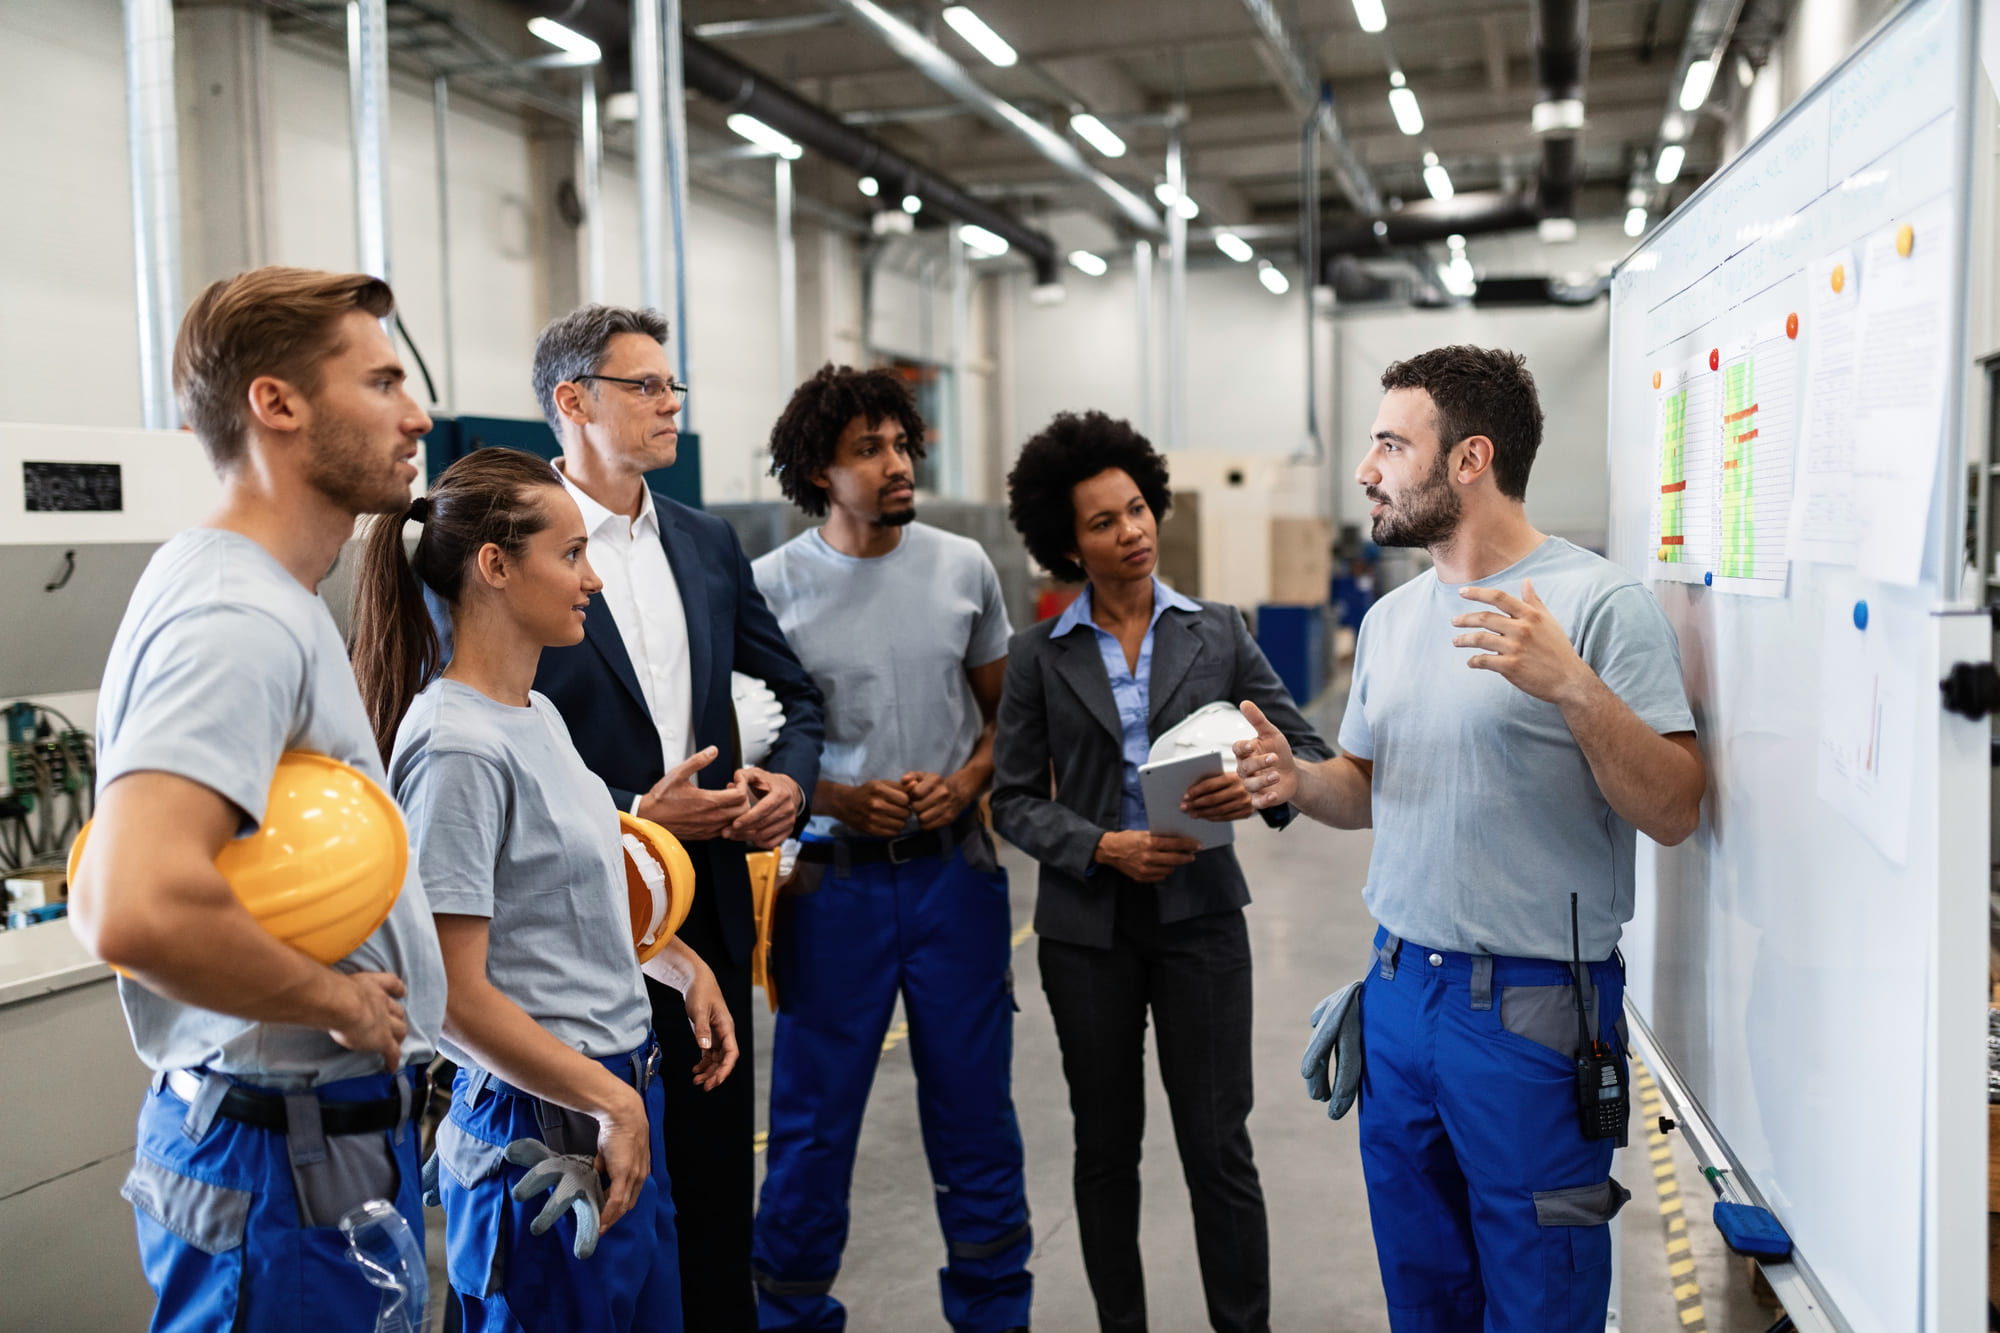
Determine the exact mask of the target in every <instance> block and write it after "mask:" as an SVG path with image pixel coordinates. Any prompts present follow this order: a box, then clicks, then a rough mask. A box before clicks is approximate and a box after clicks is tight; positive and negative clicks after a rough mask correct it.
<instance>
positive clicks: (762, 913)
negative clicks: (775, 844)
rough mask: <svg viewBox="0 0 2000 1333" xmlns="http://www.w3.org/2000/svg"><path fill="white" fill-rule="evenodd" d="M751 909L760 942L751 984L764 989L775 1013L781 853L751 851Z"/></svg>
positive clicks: (755, 949)
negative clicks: (774, 962)
mask: <svg viewBox="0 0 2000 1333" xmlns="http://www.w3.org/2000/svg"><path fill="white" fill-rule="evenodd" d="M744 860H745V861H746V862H747V863H748V865H749V870H750V912H751V915H752V917H753V919H754V920H755V921H756V923H757V943H756V944H755V946H753V947H752V948H751V950H750V984H751V985H753V986H762V987H763V988H764V998H765V1000H766V1001H768V1002H769V1003H770V1006H771V1012H772V1013H774V1014H775V1013H777V1012H778V978H777V973H776V969H774V968H773V967H772V966H771V928H772V926H774V925H775V924H776V920H775V918H776V917H777V915H778V865H779V862H780V860H781V857H780V855H779V853H777V852H775V851H771V852H749V853H746V854H745V857H744Z"/></svg>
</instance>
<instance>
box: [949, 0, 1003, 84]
mask: <svg viewBox="0 0 2000 1333" xmlns="http://www.w3.org/2000/svg"><path fill="white" fill-rule="evenodd" d="M944 21H945V22H946V23H949V24H950V25H951V30H952V31H953V32H955V33H957V34H958V35H959V36H961V37H963V38H964V39H965V44H966V45H967V46H969V47H971V48H972V49H973V50H975V51H977V52H979V54H980V55H983V56H985V57H986V58H987V59H988V60H990V61H991V62H993V63H994V64H996V65H999V66H1001V67H1002V68H1003V69H1004V68H1005V67H1006V66H1008V65H1011V64H1013V63H1014V62H1015V61H1016V60H1019V59H1020V57H1019V56H1017V55H1015V54H1014V48H1013V47H1011V46H1009V45H1007V43H1006V42H1005V41H1003V40H1001V37H1000V34H999V33H997V32H995V31H993V29H991V28H989V27H987V26H986V21H985V20H984V19H982V18H980V17H979V15H977V14H975V13H973V12H972V11H971V10H969V9H967V8H966V7H965V6H964V5H947V6H945V11H944Z"/></svg>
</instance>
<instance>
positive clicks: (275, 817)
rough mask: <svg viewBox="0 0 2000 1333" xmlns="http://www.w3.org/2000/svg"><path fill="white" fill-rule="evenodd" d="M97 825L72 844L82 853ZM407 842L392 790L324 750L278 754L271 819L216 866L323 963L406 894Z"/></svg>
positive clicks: (269, 925)
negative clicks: (390, 797) (329, 756)
mask: <svg viewBox="0 0 2000 1333" xmlns="http://www.w3.org/2000/svg"><path fill="white" fill-rule="evenodd" d="M89 836H90V825H89V824H86V825H84V826H83V831H82V832H80V833H78V834H77V835H76V842H75V843H74V844H72V845H71V847H70V849H69V874H70V878H71V879H72V880H74V879H75V878H76V869H77V866H78V864H79V863H80V862H81V861H82V859H83V844H84V840H85V839H86V838H88V837H89ZM409 864H410V838H409V834H408V832H407V831H406V830H405V829H404V827H403V816H402V813H401V812H400V811H398V810H397V809H396V803H395V802H394V801H392V800H390V799H389V794H388V793H387V792H385V791H383V790H382V789H381V788H380V787H378V786H376V785H375V783H374V782H373V781H371V780H370V779H369V778H368V777H367V775H365V774H363V773H362V772H361V771H360V770H358V769H355V768H351V767H349V766H348V765H346V764H343V763H341V762H340V761H339V760H338V759H329V758H327V756H325V755H323V754H311V753H308V752H306V751H304V750H292V751H288V752H286V753H285V754H283V755H281V756H279V759H278V768H277V771H276V772H275V773H274V774H273V775H272V777H271V791H270V795H269V796H267V797H266V798H265V801H264V822H263V823H262V824H259V825H258V826H257V831H256V832H254V833H252V834H250V835H249V836H248V837H243V838H237V839H235V840H233V841H232V842H230V843H229V844H228V845H227V846H225V847H224V848H223V849H222V851H221V852H219V853H218V854H217V855H216V858H215V868H216V869H218V870H220V871H221V872H222V877H223V878H224V879H225V880H227V881H228V882H229V887H230V888H231V889H233V890H234V891H235V893H236V897H237V899H238V901H240V902H241V903H242V904H243V906H244V907H245V908H246V909H248V910H249V912H250V915H251V916H253V917H255V918H256V919H257V923H258V924H259V925H261V926H263V927H264V929H265V930H267V931H269V932H270V933H271V934H272V935H274V936H276V937H277V938H278V939H280V940H283V941H284V942H285V943H286V944H289V945H291V946H292V947H293V948H294V949H297V950H299V952H301V953H303V954H305V955H306V956H307V957H309V958H312V959H313V960H315V961H316V962H321V963H337V962H339V961H340V960H341V959H343V958H345V957H347V955H349V954H351V953H353V952H354V951H355V950H356V949H358V948H359V947H361V944H362V942H363V941H365V940H366V939H367V938H368V937H369V936H370V935H373V934H374V933H375V931H376V929H377V928H378V927H379V926H381V924H382V923H383V922H384V921H386V920H388V918H389V909H390V908H392V907H394V906H395V905H396V898H397V896H398V895H400V894H401V893H402V891H403V874H404V872H405V871H406V870H408V869H409Z"/></svg>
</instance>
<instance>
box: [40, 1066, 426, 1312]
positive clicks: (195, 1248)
mask: <svg viewBox="0 0 2000 1333" xmlns="http://www.w3.org/2000/svg"><path fill="white" fill-rule="evenodd" d="M416 1072H417V1071H416V1070H415V1068H414V1067H413V1068H412V1069H411V1070H408V1071H405V1073H404V1074H403V1075H402V1076H391V1075H388V1074H374V1075H368V1076H365V1077H362V1078H350V1079H342V1080H341V1081H339V1082H337V1083H328V1084H326V1085H324V1086H322V1087H320V1088H318V1089H315V1091H316V1093H317V1094H318V1100H319V1101H320V1102H322V1103H326V1102H372V1101H379V1100H384V1099H388V1098H394V1097H397V1096H398V1095H399V1093H398V1083H399V1082H401V1084H402V1087H403V1088H404V1089H406V1090H407V1089H408V1088H409V1087H410V1086H411V1082H410V1080H411V1079H412V1078H413V1077H414V1075H415V1073H416ZM210 1077H211V1078H214V1077H216V1076H213V1075H211V1076H210ZM217 1091H220V1089H217ZM196 1100H197V1101H200V1100H202V1099H201V1098H197V1099H196ZM369 1140H372V1142H371V1141H369ZM329 1145H331V1148H330V1149H329ZM295 1151H296V1152H298V1153H299V1154H300V1155H302V1156H304V1157H308V1158H310V1157H314V1156H319V1159H320V1160H318V1161H305V1162H302V1163H301V1164H300V1165H299V1167H298V1168H297V1170H298V1172H299V1174H296V1175H295V1173H294V1165H293V1156H294V1152H295ZM385 1154H386V1155H385ZM323 1168H330V1170H329V1169H323ZM331 1174H337V1175H338V1176H339V1180H338V1181H336V1182H334V1188H332V1189H330V1190H325V1191H324V1192H323V1193H322V1189H323V1187H324V1186H326V1185H327V1183H328V1179H327V1178H328V1176H329V1175H331ZM417 1175H418V1172H417V1129H416V1126H415V1124H414V1123H412V1124H407V1125H405V1126H404V1127H403V1128H402V1129H401V1130H383V1131H380V1132H379V1133H376V1134H365V1135H364V1134H356V1135H342V1136H338V1137H336V1138H332V1139H316V1138H314V1137H313V1136H311V1135H309V1134H308V1135H303V1136H294V1137H293V1138H288V1137H287V1136H286V1135H285V1134H284V1133H281V1132H279V1131H276V1130H270V1129H260V1128H258V1127H256V1126H253V1125H246V1124H243V1123H241V1122H240V1121H236V1120H231V1119H228V1118H226V1117H224V1116H221V1115H217V1114H214V1112H213V1107H211V1108H209V1110H208V1111H207V1112H206V1113H204V1112H203V1111H194V1112H192V1113H190V1108H189V1105H188V1103H187V1102H184V1101H182V1100H181V1099H180V1098H179V1097H178V1096H176V1095H175V1094H174V1093H173V1091H172V1090H171V1089H169V1088H167V1087H165V1086H162V1087H158V1088H156V1089H154V1090H153V1091H152V1092H150V1093H148V1094H147V1096H146V1101H145V1104H144V1106H143V1107H142V1108H141V1109H140V1112H139V1142H138V1150H137V1152H136V1153H135V1154H134V1158H133V1163H132V1172H131V1174H130V1175H129V1176H127V1177H126V1181H125V1187H124V1190H123V1193H124V1196H125V1198H126V1199H127V1200H129V1201H130V1202H131V1204H132V1206H133V1213H134V1215H135V1217H136V1219H137V1222H138V1230H139V1260H140V1263H141V1264H142V1265H143V1266H144V1267H145V1270H146V1281H147V1282H148V1283H149V1284H150V1285H151V1286H152V1288H153V1294H154V1295H155V1296H156V1297H157V1298H158V1299H157V1304H156V1305H155V1307H154V1310H153V1319H152V1323H151V1325H150V1327H151V1328H152V1330H153V1333H197V1331H200V1333H208V1331H209V1330H214V1329H229V1330H232V1331H233V1333H308V1331H309V1330H310V1331H312V1333H317V1330H320V1329H329V1328H360V1329H372V1328H374V1327H375V1316H376V1312H377V1310H378V1309H379V1308H380V1306H381V1300H382V1292H381V1291H380V1290H378V1289H377V1288H376V1287H374V1286H372V1285H370V1284H369V1281H368V1279H367V1277H366V1276H364V1275H363V1273H362V1270H361V1268H360V1267H359V1266H358V1265H356V1264H354V1263H353V1262H352V1261H350V1260H349V1259H348V1258H347V1240H346V1238H345V1237H344V1236H343V1235H342V1234H341V1231H340V1226H339V1222H340V1215H341V1214H343V1213H345V1212H346V1211H347V1209H348V1208H350V1207H352V1206H354V1205H355V1204H359V1203H363V1202H365V1201H366V1199H367V1198H371V1197H372V1198H385V1199H389V1200H391V1201H392V1202H393V1203H394V1204H395V1205H396V1208H397V1210H398V1211H399V1212H401V1213H402V1214H403V1217H404V1218H405V1219H406V1220H407V1221H408V1222H409V1224H410V1229H411V1231H413V1232H414V1233H415V1234H416V1239H417V1243H418V1245H419V1247H421V1246H422V1244H423V1239H424V1217H423V1203H422V1200H421V1199H420V1197H419V1194H420V1190H419V1186H418V1181H417ZM301 1186H303V1187H304V1188H305V1190H306V1191H307V1192H306V1193H303V1194H302V1192H301ZM356 1191H358V1193H359V1197H353V1198H348V1197H345V1193H353V1192H356ZM336 1196H340V1197H336ZM0 1322H4V1321H3V1320H0Z"/></svg>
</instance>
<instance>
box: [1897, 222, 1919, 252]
mask: <svg viewBox="0 0 2000 1333" xmlns="http://www.w3.org/2000/svg"><path fill="white" fill-rule="evenodd" d="M1916 244H1917V233H1916V232H1915V230H1913V229H1912V228H1911V226H1910V224H1909V223H1907V222H1905V223H1904V224H1903V225H1902V226H1900V227H1898V228H1896V253H1897V254H1899V255H1901V256H1902V257H1903V258H1905V259H1908V258H1909V257H1910V251H1911V250H1912V249H1914V248H1915V247H1916Z"/></svg>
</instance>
